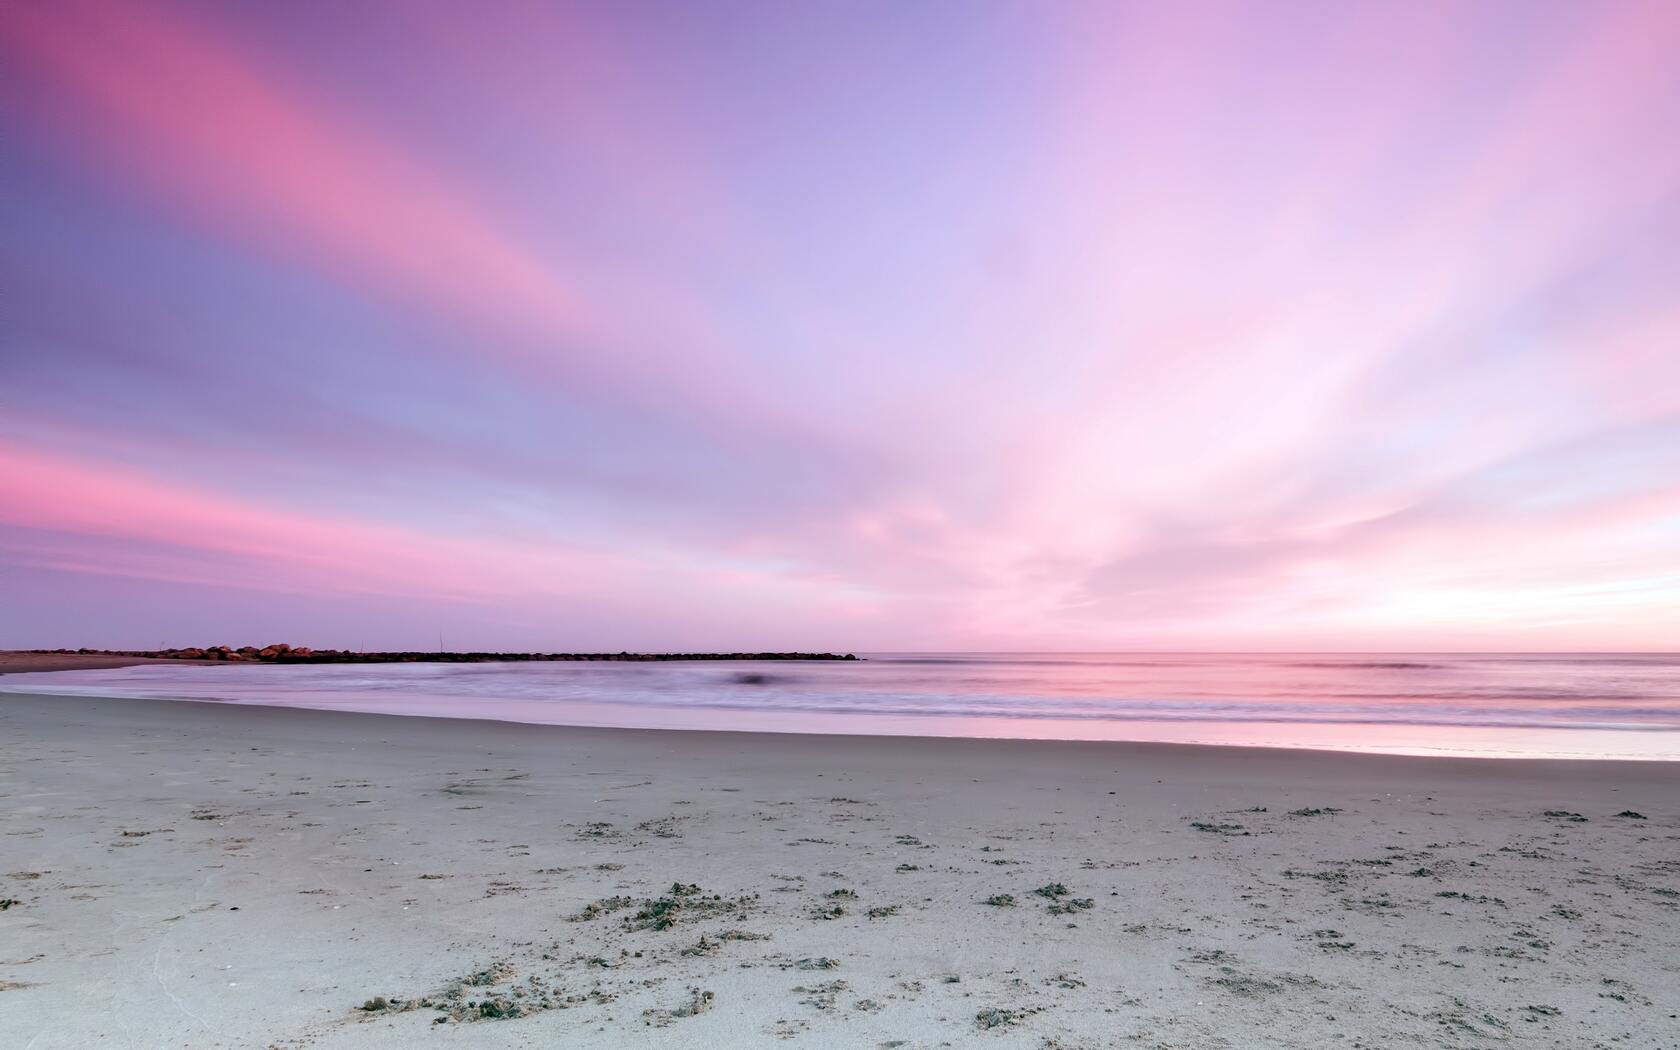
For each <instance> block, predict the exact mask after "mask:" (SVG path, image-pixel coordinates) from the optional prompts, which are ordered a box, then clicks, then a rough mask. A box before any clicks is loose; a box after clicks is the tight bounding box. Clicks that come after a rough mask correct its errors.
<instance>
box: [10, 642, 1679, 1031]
mask: <svg viewBox="0 0 1680 1050" xmlns="http://www.w3.org/2000/svg"><path fill="white" fill-rule="evenodd" d="M32 669H38V668H32ZM0 801H3V802H4V806H3V808H0V902H4V906H3V910H0V1043H3V1044H4V1045H7V1046H13V1045H15V1046H21V1047H31V1048H37V1050H39V1048H46V1047H78V1048H79V1047H86V1046H91V1045H100V1044H102V1043H103V1044H105V1045H114V1046H135V1047H153V1046H156V1047H165V1046H168V1047H175V1046H184V1047H246V1046H278V1047H305V1046H308V1047H364V1046H367V1047H409V1046H415V1045H431V1046H463V1047H465V1046H472V1047H479V1046H489V1047H500V1046H510V1047H512V1046H548V1045H567V1046H589V1047H595V1046H632V1047H641V1046H658V1047H742V1046H781V1045H793V1046H810V1047H907V1048H908V1047H937V1046H991V1045H997V1046H1009V1047H1032V1048H1075V1047H1111V1046H1132V1045H1135V1046H1140V1047H1172V1048H1201V1047H1255V1046H1268V1047H1325V1046H1342V1047H1368V1048H1376V1047H1394V1046H1418V1047H1464V1048H1470V1047H1489V1046H1494V1045H1518V1046H1535V1047H1600V1046H1602V1047H1612V1046H1614V1047H1653V1048H1654V1047H1674V1046H1676V1045H1680V1017H1677V1015H1680V763H1635V762H1551V761H1499V760H1475V759H1432V758H1398V757H1383V756H1368V755H1344V754H1333V753H1320V752H1300V751H1295V752H1289V751H1273V750H1265V749H1249V748H1207V747H1191V746H1177V745H1157V744H1113V743H1068V742H1040V741H1030V742H1029V741H995V740H992V741H984V740H953V739H937V740H935V739H919V738H870V737H843V736H794V735H773V736H766V735H755V734H736V733H704V732H686V733H684V732H665V731H654V730H611V729H571V728H564V727H549V726H529V725H515V724H507V723H493V722H470V721H460V720H446V719H418V718H395V717H388V716H379V715H363V714H343V713H333V712H322V711H300V710H287V709H280V708H262V707H239V706H223V705H214V704H189V703H170V702H163V701H141V700H101V699H82V698H68V697H33V696H22V695H0ZM988 902H989V903H988ZM364 1006H366V1007H373V1009H363V1008H362V1007H364Z"/></svg>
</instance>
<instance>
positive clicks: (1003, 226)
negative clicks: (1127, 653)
mask: <svg viewBox="0 0 1680 1050" xmlns="http://www.w3.org/2000/svg"><path fill="white" fill-rule="evenodd" d="M1677 53H1680V7H1677V6H1676V5H1674V4H1670V3H1626V2H1615V0H1607V2H1603V3H1594V4H1576V3H1562V2H1555V3H1554V2H1538V3H1537V2H1530V0H1524V2H1520V3H1482V4H1404V5H1402V4H1360V5H1344V6H1340V7H1338V6H1335V5H1330V6H1326V5H1323V4H1313V3H1290V2H1284V3H1264V4H1262V3H1248V4H1223V3H1208V4H1152V3H1151V4H1145V3H1138V4H1126V3H1107V2H1105V3H1092V4H1079V3H1068V4H1055V5H1041V4H980V5H974V4H955V3H950V4H946V3H930V4H917V5H912V6H910V7H905V6H904V5H893V4H882V5H869V4H847V5H834V6H821V5H786V4H769V3H764V4H747V3H724V4H706V5H677V4H670V5H616V6H614V5H606V6H603V5H598V4H587V5H586V4H577V5H566V4H562V5H552V4H544V3H534V2H533V3H514V2H509V3H494V4H487V5H474V6H463V5H460V4H453V3H444V2H436V3H419V4H412V3H408V4H402V5H396V4H381V3H369V4H358V5H353V6H351V7H348V8H345V7H341V6H340V5H233V6H229V5H226V4H217V3H209V2H205V3H196V2H156V3H147V4H134V3H115V2H112V3H105V2H85V0H61V2H57V3H53V4H11V5H7V6H6V7H5V8H4V10H3V11H0V69H4V71H5V72H4V74H3V75H0V185H3V187H4V191H5V192H4V193H3V194H0V224H3V227H4V228H5V229H6V230H7V236H6V238H4V240H3V242H0V281H3V286H4V288H5V289H6V296H5V298H6V308H5V310H4V311H3V312H0V588H3V589H4V591H5V593H6V595H7V600H6V601H5V602H0V647H13V646H59V645H69V646H79V645H95V646H122V647H127V646H142V645H143V646H153V645H157V644H160V643H162V644H171V645H174V644H207V643H214V642H218V641H225V642H228V643H231V644H239V643H243V642H246V641H262V640H281V639H284V640H289V641H292V642H295V643H299V644H315V645H360V646H365V647H430V646H432V645H435V644H436V639H437V635H438V633H439V632H440V631H441V632H442V633H443V634H444V635H445V638H446V640H447V642H448V643H449V644H450V645H451V646H452V647H460V648H466V647H475V648H480V647H482V648H512V649H526V648H542V649H602V648H604V649H613V650H617V649H621V648H631V649H685V648H712V647H719V648H741V647H750V648H822V649H830V648H832V649H856V650H883V649H998V648H1001V649H1037V648H1052V649H1138V648H1204V649H1220V648H1267V649H1270V648H1290V649H1312V648H1354V649H1440V648H1444V649H1554V648H1555V649H1646V648H1659V649H1674V648H1680V296H1677V294H1676V289H1680V135H1676V134H1675V132H1674V129H1675V128H1676V127H1680V64H1677V63H1676V62H1675V61H1674V58H1673V56H1674V55H1675V54H1677Z"/></svg>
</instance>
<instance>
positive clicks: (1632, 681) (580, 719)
mask: <svg viewBox="0 0 1680 1050" xmlns="http://www.w3.org/2000/svg"><path fill="white" fill-rule="evenodd" d="M860 655H866V656H867V659H866V660H862V661H859V662H855V663H853V662H815V661H813V662H739V663H735V662H730V663H698V662H696V663H688V662H669V663H477V664H423V663H422V664H362V665H356V664H314V665H310V664H299V665H233V666H214V665H211V666H204V665H193V664H146V665H141V666H136V667H127V668H120V669H116V670H98V671H65V672H57V673H53V674H20V675H8V676H5V677H0V691H12V692H34V693H61V694H79V695H98V696H121V697H141V698H147V697H150V698H166V699H186V700H200V701H210V702H219V703H238V704H271V705H281V706H287V707H306V708H330V709H340V710H348V711H369V712H381V713H390V714H404V715H423V716H441V717H455V718H489V719H499V720H504V721H515V722H535V723H547V724H560V725H588V726H621V727H647V728H663V729H700V730H742V731H767V732H804V733H856V734H891V735H920V736H958V737H1018V738H1038V739H1069V740H1137V741H1170V742H1178V743H1198V744H1230V745H1248V746H1267V747H1285V748H1326V749H1333V750H1346V751H1367V752H1387V753H1395V754H1422V755H1467V756H1468V755H1477V756H1494V757H1511V758H1539V757H1547V758H1644V759H1667V760H1677V759H1680V654H1672V653H1668V654H1662V653H1619V654H1606V653H1592V654H1586V653H1545V654H1533V653H1524V654H1514V653H1454V654H1441V653H1413V654H1393V653H1384V654H1349V653H1334V654H1330V653H1267V654H1253V653H876V654H860Z"/></svg>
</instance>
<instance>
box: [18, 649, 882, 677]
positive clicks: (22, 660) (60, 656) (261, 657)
mask: <svg viewBox="0 0 1680 1050" xmlns="http://www.w3.org/2000/svg"><path fill="white" fill-rule="evenodd" d="M859 659H860V658H859V657H858V656H856V655H855V654H853V653H798V652H755V653H747V652H743V653H632V652H618V653H496V652H419V651H408V652H395V651H379V652H359V651H355V650H349V649H310V648H305V647H301V646H299V647H295V648H294V647H293V646H290V645H283V644H277V645H268V646H263V647H261V648H259V647H257V646H254V645H247V646H240V647H238V648H234V647H232V646H226V645H216V646H209V647H206V648H202V649H200V648H194V647H189V648H182V649H22V650H15V651H11V652H0V674H6V673H8V672H9V673H21V672H42V671H69V670H94V669H100V668H113V667H128V666H133V665H134V664H139V663H149V662H151V661H154V660H171V661H180V662H187V663H266V664H411V663H469V664H470V663H530V662H556V663H562V662H622V663H641V662H664V661H677V660H683V661H707V660H710V661H726V660H728V661H736V660H837V661H848V660H849V661H858V660H859Z"/></svg>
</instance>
